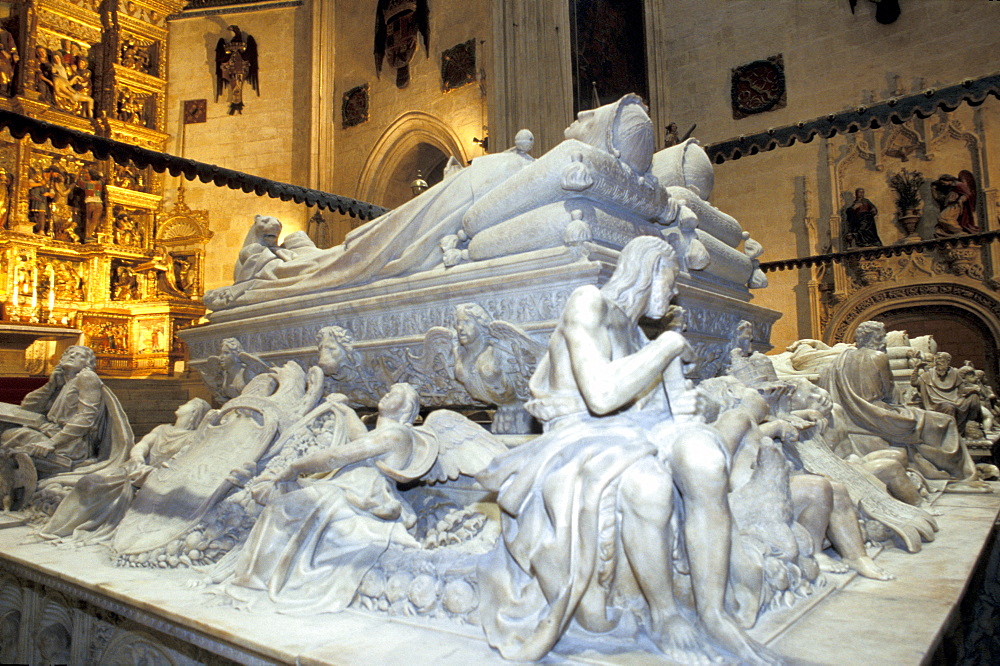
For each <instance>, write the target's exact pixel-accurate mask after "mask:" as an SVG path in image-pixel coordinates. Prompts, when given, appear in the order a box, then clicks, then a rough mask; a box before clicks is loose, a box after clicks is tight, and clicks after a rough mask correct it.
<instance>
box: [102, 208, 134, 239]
mask: <svg viewBox="0 0 1000 666" xmlns="http://www.w3.org/2000/svg"><path fill="white" fill-rule="evenodd" d="M102 213H103V208H102ZM111 215H112V217H113V218H114V237H115V245H122V246H125V247H136V246H142V232H141V231H140V230H139V225H138V224H137V223H136V221H135V219H134V218H133V217H132V214H131V213H129V211H127V210H125V207H124V206H119V205H116V206H115V207H114V208H113V209H112V211H111Z"/></svg>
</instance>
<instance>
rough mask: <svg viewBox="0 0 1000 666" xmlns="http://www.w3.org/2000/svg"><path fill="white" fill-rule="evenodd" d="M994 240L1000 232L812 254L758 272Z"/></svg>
mask: <svg viewBox="0 0 1000 666" xmlns="http://www.w3.org/2000/svg"><path fill="white" fill-rule="evenodd" d="M998 238H1000V231H984V232H981V233H978V234H965V235H962V236H951V237H949V238H935V239H934V240H926V241H919V242H917V243H903V244H900V245H885V246H882V247H866V248H864V249H859V250H848V251H847V252H831V253H830V254H816V255H813V256H811V257H799V258H797V259H782V260H780V261H767V262H761V264H760V269H761V270H762V271H764V272H765V273H766V272H768V271H783V270H791V269H795V268H806V267H809V266H819V265H820V264H834V263H838V262H841V261H849V260H851V259H878V258H879V257H892V256H896V257H898V256H900V255H902V254H913V253H914V252H927V251H928V250H938V249H948V248H952V247H958V246H959V245H962V246H969V245H972V244H976V245H985V244H987V243H992V242H993V241H995V240H997V239H998Z"/></svg>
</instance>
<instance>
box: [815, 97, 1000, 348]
mask: <svg viewBox="0 0 1000 666" xmlns="http://www.w3.org/2000/svg"><path fill="white" fill-rule="evenodd" d="M977 113H978V112H977V111H976V110H973V109H969V108H964V109H960V110H959V111H958V112H953V113H946V112H944V111H941V112H939V113H938V114H937V115H934V116H932V117H929V118H927V119H923V120H921V119H913V120H911V121H909V122H907V123H905V124H902V125H890V126H888V127H886V128H883V129H878V130H866V131H862V132H858V133H856V134H852V135H847V136H841V137H836V138H834V139H831V140H829V141H828V142H827V144H826V148H827V150H826V154H827V160H826V162H827V163H826V171H827V173H826V178H827V179H828V180H827V181H826V183H829V185H830V186H829V188H827V187H826V183H824V178H823V177H821V178H820V179H819V183H818V187H817V188H816V189H817V190H818V194H817V193H816V192H812V191H809V190H810V189H811V188H810V187H809V186H808V185H807V186H806V187H805V188H804V190H805V191H804V193H803V203H802V209H803V210H804V211H805V219H804V224H805V228H806V230H807V234H808V238H809V246H810V247H809V249H810V254H815V255H822V254H825V253H829V252H849V251H852V250H860V251H861V252H860V253H859V254H857V255H855V256H852V257H850V258H849V259H847V260H845V261H842V262H836V263H833V262H828V263H824V264H821V265H819V266H815V267H813V268H811V269H809V270H811V280H810V281H809V294H810V306H811V307H810V310H811V317H812V330H813V331H814V332H815V333H816V334H817V335H816V337H820V338H822V339H823V340H825V341H827V342H841V341H850V340H851V339H852V335H853V331H854V328H855V327H856V326H857V324H858V323H860V322H862V321H865V320H866V319H879V318H882V317H884V316H886V315H888V314H890V313H892V312H894V311H900V310H903V309H907V308H911V309H912V308H923V309H924V311H926V313H927V317H928V318H933V317H934V316H935V312H937V311H941V312H944V311H946V310H952V311H961V312H963V313H967V315H968V316H969V317H971V318H973V319H975V320H977V321H979V322H981V323H982V325H983V327H984V329H986V330H988V331H990V332H991V333H992V335H993V336H994V339H996V340H1000V292H998V287H1000V282H998V281H997V279H996V268H995V267H996V266H997V265H998V264H997V261H998V260H1000V254H998V252H1000V248H998V245H997V243H995V242H994V243H990V244H986V245H980V244H976V243H969V244H964V245H963V244H955V246H953V247H943V248H941V247H939V248H936V249H931V250H928V251H923V252H921V251H910V252H907V246H908V245H911V244H912V243H915V242H920V241H926V240H934V239H946V238H957V237H960V235H961V234H956V233H955V229H956V225H950V226H949V218H950V217H954V216H952V215H949V210H950V207H951V206H952V205H953V204H954V202H956V201H961V202H968V203H965V205H966V207H967V210H968V214H969V216H970V221H969V223H968V225H967V226H968V228H967V229H963V230H962V231H963V232H964V233H975V232H976V231H992V230H995V229H997V228H998V220H997V213H996V211H997V210H998V201H1000V199H998V194H997V190H996V189H995V188H993V187H990V186H989V183H988V175H987V174H986V172H985V169H984V166H983V165H984V163H985V162H986V160H985V157H986V146H988V145H989V144H990V139H989V137H988V136H987V133H986V130H985V129H984V125H983V123H982V122H980V120H979V118H978V116H977ZM994 141H995V139H994ZM946 176H956V178H955V179H954V180H951V181H949V180H948V179H947V178H946ZM957 176H961V178H962V179H963V181H962V184H960V185H959V184H956V183H958V182H959V178H958V177H957ZM904 181H905V182H904ZM906 185H909V189H910V192H909V194H910V197H909V199H907V197H906V196H905V195H906V192H905V190H906V189H907V188H906ZM962 188H964V189H962ZM859 190H860V192H859ZM824 191H826V192H824ZM827 194H828V199H826V200H824V199H825V198H826V196H827ZM959 194H962V195H963V196H961V197H959ZM862 202H864V203H862ZM852 209H854V210H862V211H865V214H864V215H858V214H854V215H852V214H851V211H852ZM859 220H860V221H861V222H859ZM860 223H864V224H867V225H868V226H867V231H866V233H865V235H866V236H867V237H869V238H870V239H873V240H868V241H866V242H865V243H859V242H857V240H856V238H854V237H853V236H854V235H855V232H858V229H857V228H852V225H854V226H855V227H857V225H858V224H860ZM858 235H860V233H859V234H858ZM886 248H889V249H891V250H892V252H891V253H886V252H884V250H885V249H886ZM868 250H871V251H872V252H870V253H869V252H866V251H868ZM877 254H881V255H883V256H876V255H877Z"/></svg>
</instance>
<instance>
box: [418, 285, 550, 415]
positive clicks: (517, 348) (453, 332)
mask: <svg viewBox="0 0 1000 666" xmlns="http://www.w3.org/2000/svg"><path fill="white" fill-rule="evenodd" d="M544 353H545V346H544V345H542V344H541V343H539V342H537V341H536V340H535V339H534V338H532V337H531V336H530V335H528V334H527V333H526V332H525V331H523V330H522V329H520V328H519V327H517V326H515V325H514V324H511V323H510V322H506V321H500V320H496V319H493V318H492V317H491V316H490V315H489V314H488V313H487V312H486V310H484V309H483V308H482V307H481V306H480V305H477V304H476V303H463V304H461V305H458V306H456V307H455V328H454V329H451V328H447V327H444V326H435V327H433V328H431V329H429V330H428V331H427V333H426V334H425V335H424V346H423V349H422V350H421V353H420V355H419V356H413V355H411V356H410V361H411V363H412V364H413V367H414V369H415V370H416V371H417V373H418V374H420V375H423V376H433V375H434V374H440V373H441V372H442V369H445V368H447V369H453V373H454V374H453V378H454V379H455V380H456V381H458V383H460V384H461V385H462V386H464V387H465V390H466V391H468V392H469V395H470V396H472V398H473V399H475V400H478V401H480V402H485V403H487V404H490V405H496V406H497V411H496V414H495V415H494V416H493V433H494V434H521V433H530V432H531V415H530V414H528V412H526V411H525V410H524V403H525V402H526V401H527V400H528V399H529V398H530V394H529V391H528V380H529V379H530V378H531V374H532V373H533V372H534V371H535V367H536V366H537V365H538V361H539V359H541V357H542V355H543V354H544Z"/></svg>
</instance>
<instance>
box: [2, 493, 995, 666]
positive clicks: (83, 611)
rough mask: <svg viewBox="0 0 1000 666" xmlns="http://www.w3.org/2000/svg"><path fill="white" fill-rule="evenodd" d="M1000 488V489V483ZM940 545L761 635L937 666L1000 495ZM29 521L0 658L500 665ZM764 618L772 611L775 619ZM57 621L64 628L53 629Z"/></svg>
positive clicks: (477, 642)
mask: <svg viewBox="0 0 1000 666" xmlns="http://www.w3.org/2000/svg"><path fill="white" fill-rule="evenodd" d="M998 489H1000V487H998ZM935 506H936V507H937V509H938V510H939V511H940V512H941V516H940V517H939V519H938V522H939V525H940V527H941V529H940V532H938V538H937V540H936V541H935V542H933V543H929V544H925V546H924V549H923V551H922V552H920V553H918V554H908V553H906V552H904V551H901V550H897V549H894V548H890V549H888V550H885V551H883V552H882V553H881V554H880V555H879V556H878V563H879V564H880V565H882V566H883V567H885V568H886V569H888V570H890V571H891V572H893V573H894V574H895V575H896V580H895V581H892V582H888V583H883V582H876V581H871V580H867V579H863V578H859V577H854V576H853V575H828V579H829V581H830V584H828V585H827V589H826V590H825V591H824V592H823V593H822V594H820V595H817V597H816V599H815V600H814V601H813V602H812V603H808V604H805V605H804V606H803V607H801V608H798V609H793V612H792V613H791V615H789V614H786V615H785V619H786V620H790V624H783V623H774V622H762V623H761V624H760V625H759V626H758V627H756V628H755V629H754V630H753V631H752V632H751V633H752V635H753V636H754V637H755V638H756V639H758V640H760V641H762V642H764V643H766V644H767V645H768V646H769V647H770V649H772V650H773V651H774V652H776V653H778V654H780V655H782V656H783V657H784V658H785V659H786V660H787V661H788V662H789V663H793V664H844V663H884V664H918V663H921V662H923V661H925V660H927V659H929V658H930V656H931V655H932V654H933V653H934V650H935V649H936V647H937V645H938V644H939V642H940V640H941V637H942V633H943V630H944V628H945V627H946V626H947V624H948V622H949V618H950V617H951V616H952V614H953V613H955V612H957V608H958V604H959V602H960V601H961V599H962V596H963V594H964V593H965V591H966V586H967V584H968V581H969V579H970V578H971V576H972V573H973V571H974V570H975V568H976V566H977V563H978V562H979V560H980V555H981V553H982V552H983V549H984V546H985V544H986V543H987V542H988V540H989V538H990V536H991V535H992V534H993V529H994V522H995V521H996V519H997V515H998V511H1000V493H998V494H994V495H944V496H942V497H941V498H939V499H938V501H937V503H936V505H935ZM29 535H30V531H29V530H28V528H26V527H19V526H11V527H6V528H4V527H3V526H0V659H2V660H3V661H4V662H8V663H9V662H12V661H13V662H25V663H28V662H30V663H43V661H45V660H44V659H42V657H41V656H40V652H39V644H40V643H41V642H43V639H45V637H48V639H49V645H48V646H47V647H46V649H47V650H49V651H50V653H51V650H52V645H53V644H56V645H58V641H53V640H52V639H53V636H55V637H56V638H58V637H59V636H62V637H63V639H65V640H68V641H69V643H68V644H67V645H68V647H67V648H66V651H65V652H64V654H63V655H62V657H63V659H62V660H63V661H67V662H68V663H138V660H139V659H140V658H148V659H150V660H151V663H170V664H192V663H206V662H211V663H220V661H221V662H224V661H226V660H232V661H236V662H240V663H298V664H385V663H406V664H471V663H475V664H480V663H501V662H502V659H501V658H500V656H499V655H498V654H497V653H496V652H495V651H494V650H492V649H491V648H490V647H489V646H488V645H487V644H486V642H485V640H484V638H483V636H482V633H481V630H480V629H479V628H478V627H475V626H470V625H465V626H462V625H455V624H452V623H450V622H447V621H444V620H441V621H425V620H419V619H409V618H398V617H396V618H388V617H382V616H377V615H373V614H369V613H366V612H361V611H354V610H347V611H345V612H343V613H339V614H335V615H318V616H313V617H306V618H302V617H291V616H283V615H277V614H268V613H251V612H249V611H242V610H238V609H236V608H233V607H231V606H228V605H225V604H223V603H222V602H221V601H219V600H218V598H216V597H214V596H212V595H209V594H206V592H205V591H204V588H195V587H191V583H192V581H196V580H199V579H200V576H199V575H198V574H195V573H192V572H190V571H184V570H179V571H177V570H159V571H150V570H148V569H130V568H115V567H113V566H111V565H110V563H109V555H108V553H107V551H106V550H104V549H103V548H101V547H99V546H93V547H88V548H83V549H62V548H59V547H56V546H53V545H51V544H47V543H26V540H28V539H29ZM765 619H766V616H765ZM55 625H60V626H61V627H63V628H62V629H56V630H53V629H52V627H53V626H55ZM567 647H569V646H568V645H566V644H565V643H561V644H560V645H559V646H557V654H553V655H550V657H549V659H548V660H549V661H553V662H565V663H589V664H598V663H601V664H626V663H627V664H653V663H665V662H663V661H662V660H661V659H660V658H659V657H658V655H656V654H653V653H648V652H641V651H638V650H636V649H635V648H634V647H632V646H628V645H619V646H611V645H609V646H608V650H607V652H606V653H602V654H598V653H596V652H594V651H590V652H584V653H583V654H576V655H573V656H567V655H566V654H558V652H563V650H565V649H566V648H567Z"/></svg>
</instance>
